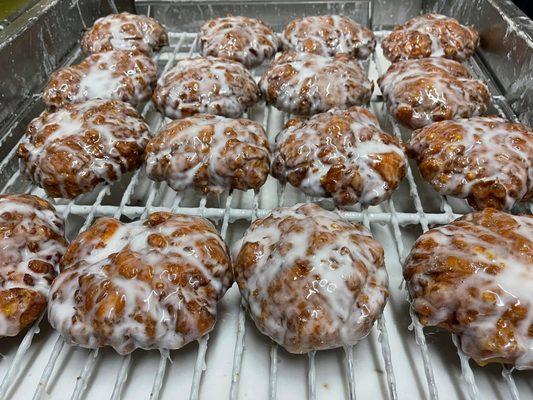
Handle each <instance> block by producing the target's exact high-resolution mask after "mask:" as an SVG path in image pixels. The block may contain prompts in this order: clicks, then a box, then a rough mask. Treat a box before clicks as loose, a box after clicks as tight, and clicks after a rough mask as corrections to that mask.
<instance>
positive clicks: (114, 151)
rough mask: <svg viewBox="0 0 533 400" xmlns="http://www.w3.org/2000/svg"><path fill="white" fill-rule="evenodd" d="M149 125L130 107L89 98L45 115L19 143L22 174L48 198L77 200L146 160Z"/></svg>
mask: <svg viewBox="0 0 533 400" xmlns="http://www.w3.org/2000/svg"><path fill="white" fill-rule="evenodd" d="M148 139H149V130H148V125H147V124H146V123H145V122H144V119H143V118H142V117H141V116H140V115H139V114H138V113H137V111H135V109H134V108H133V107H132V106H130V105H129V104H126V103H123V102H121V101H117V100H99V99H96V100H88V101H86V102H84V103H78V104H67V105H65V106H64V107H63V108H60V109H59V110H57V111H55V112H47V111H45V112H43V113H42V114H41V115H40V116H39V117H37V118H35V119H34V120H33V121H31V123H30V124H29V125H28V128H27V129H26V136H25V138H24V140H23V142H22V143H21V144H20V145H19V148H18V150H17V155H18V157H19V158H20V169H21V171H22V174H23V175H25V176H26V177H28V178H30V179H31V180H32V181H33V182H34V183H35V184H36V185H39V186H40V187H42V188H43V189H44V190H45V191H46V193H47V194H48V196H51V197H63V198H74V197H76V196H78V195H80V194H82V193H87V192H90V191H91V190H93V189H94V188H95V186H96V185H98V184H99V183H102V182H105V183H111V182H114V181H116V180H118V179H119V178H120V177H121V176H122V174H124V173H125V172H129V171H133V170H135V169H137V168H138V167H139V166H140V165H141V164H142V162H143V157H144V149H145V147H146V144H147V143H148Z"/></svg>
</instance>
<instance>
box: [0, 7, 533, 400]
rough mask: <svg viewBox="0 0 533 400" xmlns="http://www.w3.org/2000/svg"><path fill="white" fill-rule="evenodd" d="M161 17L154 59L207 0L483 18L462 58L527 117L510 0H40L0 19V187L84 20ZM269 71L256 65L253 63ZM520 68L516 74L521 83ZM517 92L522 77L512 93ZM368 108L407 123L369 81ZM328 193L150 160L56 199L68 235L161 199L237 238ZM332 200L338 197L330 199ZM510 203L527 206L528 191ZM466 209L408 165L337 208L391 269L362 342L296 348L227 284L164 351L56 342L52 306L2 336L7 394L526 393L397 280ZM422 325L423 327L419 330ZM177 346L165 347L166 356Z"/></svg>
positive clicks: (531, 387) (523, 63)
mask: <svg viewBox="0 0 533 400" xmlns="http://www.w3.org/2000/svg"><path fill="white" fill-rule="evenodd" d="M134 5H135V6H136V7H137V11H138V12H141V13H145V14H150V15H152V16H154V17H156V18H157V19H159V20H161V21H162V22H163V23H164V24H165V25H166V26H167V28H168V29H169V31H170V32H171V35H170V37H171V43H170V47H168V48H166V49H163V51H162V52H161V53H160V54H158V55H157V56H156V60H157V62H158V64H159V66H160V69H161V70H164V69H165V68H169V67H170V66H171V65H172V64H173V63H174V62H175V61H176V60H177V59H180V58H184V57H188V56H190V55H191V54H193V53H194V52H195V47H194V43H195V37H196V35H195V32H196V31H197V30H198V27H199V26H200V25H201V24H202V22H203V21H204V20H206V19H209V18H211V17H214V16H219V15H226V14H228V13H231V14H234V15H250V16H255V17H260V18H263V19H265V20H266V21H268V22H269V23H270V24H272V25H273V26H274V27H275V28H276V29H277V30H279V29H281V27H282V26H283V25H284V24H285V23H286V22H287V21H288V20H290V19H292V18H294V17H296V16H299V15H311V14H325V13H342V14H346V15H349V16H350V17H352V18H354V19H355V20H357V21H359V22H360V23H364V24H368V25H370V26H372V27H373V28H374V29H375V30H376V31H377V34H378V38H380V39H381V38H382V37H383V36H384V35H385V34H386V31H387V29H390V28H391V27H392V25H394V23H400V22H403V21H404V20H405V19H407V18H409V17H411V16H413V15H416V14H418V13H420V12H421V11H428V10H435V11H439V12H442V13H444V14H448V15H452V16H455V17H457V18H459V19H460V20H461V21H463V22H467V23H474V24H476V26H477V27H478V28H479V29H480V31H481V36H482V44H483V45H482V49H481V50H480V51H479V52H478V54H477V55H476V57H475V58H474V59H473V60H472V61H471V62H469V63H468V67H469V68H470V69H471V70H472V72H473V73H474V74H475V75H477V76H479V77H480V78H482V79H485V80H487V82H488V83H489V87H490V90H491V93H492V95H493V106H492V108H491V110H490V112H491V113H495V114H501V115H504V116H506V117H507V118H510V119H521V120H523V121H524V122H529V123H532V122H533V121H532V119H531V117H532V116H531V112H530V111H529V110H531V109H532V108H533V107H532V106H533V101H532V98H531V92H530V90H531V66H532V65H533V61H532V59H533V46H532V45H531V35H530V32H531V30H530V28H531V25H530V21H528V20H527V19H524V17H523V15H522V14H520V12H519V11H517V9H516V8H514V6H512V5H511V4H510V3H509V2H506V1H496V0H477V1H472V2H459V1H458V2H450V1H425V2H424V1H423V2H420V1H416V0H411V1H400V2H397V1H393V0H390V1H374V2H341V1H329V2H326V1H312V2H309V1H306V2H304V1H287V2H282V1H278V2H275V1H272V2H264V1H263V2H261V1H246V2H240V1H239V2H237V1H229V2H228V1H223V2H215V1H212V2H208V1H196V2H191V1H188V2H180V1H170V0H167V1H165V0H158V1H137V2H136V3H135V4H133V3H131V2H126V1H124V2H120V3H119V2H118V1H117V2H116V3H115V2H113V1H111V0H110V1H102V2H98V1H90V0H79V1H77V0H72V1H70V0H65V1H41V2H40V3H38V4H37V5H36V6H35V7H33V8H32V9H30V10H29V11H28V12H27V13H26V14H25V15H23V16H22V17H21V18H22V20H20V21H19V20H17V21H15V22H13V23H12V24H11V25H9V26H8V27H7V28H6V29H5V30H4V32H2V33H0V71H2V72H4V73H3V74H2V76H1V77H0V156H1V158H0V188H2V189H1V191H2V192H6V191H13V192H31V193H35V194H38V195H41V196H44V193H43V191H42V190H41V189H39V188H36V187H33V186H31V185H29V184H28V183H27V182H25V181H23V180H22V179H21V178H20V176H19V174H18V168H17V162H16V160H15V157H14V152H15V151H16V143H17V142H18V141H19V140H20V137H21V134H22V132H23V131H24V127H25V124H26V123H27V122H28V121H29V120H30V119H31V118H32V117H34V116H36V115H37V114H38V112H40V110H41V109H42V104H41V102H40V96H39V93H40V90H41V88H42V86H43V85H44V83H45V81H46V78H47V76H48V74H49V73H50V72H51V71H52V70H54V69H56V68H57V67H58V66H60V65H64V64H68V63H71V62H73V61H74V60H76V59H78V58H79V57H80V56H81V55H80V52H79V47H78V45H77V43H78V42H77V41H78V38H79V36H80V33H81V30H82V29H83V27H84V26H88V25H90V24H92V22H93V21H94V19H95V18H97V17H98V16H100V15H103V14H105V13H108V12H110V11H111V10H113V9H115V8H117V9H119V10H122V9H124V8H125V7H130V8H131V7H133V6H134ZM387 66H388V63H387V61H386V60H385V59H384V57H383V55H382V52H381V48H380V47H379V46H378V49H377V51H376V54H375V56H374V57H373V58H372V59H371V60H370V61H369V62H368V63H367V65H366V67H367V69H368V73H369V76H370V77H371V78H372V79H376V78H377V76H378V75H379V74H380V73H382V72H383V71H384V70H385V68H386V67H387ZM255 74H256V75H258V74H260V71H255ZM517 82H518V83H519V84H517ZM519 92H520V93H519ZM370 108H371V109H372V111H373V112H374V113H376V115H378V117H379V119H380V122H381V124H382V126H383V128H384V129H385V130H386V131H388V132H391V133H393V134H394V135H396V136H398V137H404V138H405V137H407V136H408V135H409V132H408V131H407V130H404V129H403V128H400V127H399V126H398V124H397V123H396V122H395V121H394V120H392V119H391V118H390V117H389V116H388V114H387V113H386V110H385V108H384V105H383V102H382V98H381V96H380V93H379V92H378V91H376V92H375V93H374V96H373V98H372V102H371V105H370ZM141 111H142V112H143V114H144V115H145V116H146V118H147V120H148V121H149V122H150V124H151V126H152V129H154V130H155V129H156V128H157V127H158V126H159V125H160V124H161V123H162V122H163V118H162V117H161V116H160V115H159V114H158V113H157V112H155V111H154V109H153V106H152V105H151V104H150V103H148V104H147V105H145V106H143V107H142V109H141ZM248 117H249V118H252V119H255V120H257V121H260V122H261V123H262V124H263V125H264V126H265V128H266V129H267V131H268V133H269V136H270V139H271V140H273V138H274V137H275V135H276V133H277V132H278V131H279V130H280V128H281V126H282V124H283V121H284V120H285V119H286V118H287V116H286V115H284V114H283V113H281V112H279V111H277V110H275V109H273V108H272V107H265V106H264V105H259V106H257V107H254V108H253V109H250V110H249V112H248ZM301 201H319V199H313V198H309V197H305V196H303V195H302V194H301V193H299V192H298V191H296V190H295V189H294V188H292V187H290V186H287V187H282V186H280V185H279V184H278V182H277V181H276V180H274V179H273V178H271V177H270V178H269V180H268V181H267V183H266V185H265V186H264V187H263V188H262V189H261V190H260V191H259V192H258V193H253V192H239V191H235V192H233V193H231V194H230V193H224V194H222V195H221V196H220V197H211V196H210V197H202V196H198V195H196V194H194V193H192V192H186V193H184V194H182V195H177V194H176V193H175V192H174V191H172V190H171V189H169V188H168V187H167V186H166V185H165V184H156V183H154V182H151V181H149V180H147V179H146V178H145V174H144V171H143V170H140V171H137V172H135V173H133V174H130V175H129V176H127V177H125V178H124V179H123V180H122V181H120V182H117V183H116V184H114V185H112V186H111V187H109V188H106V187H101V188H98V189H97V190H96V191H95V193H93V194H90V195H86V196H82V197H81V198H79V199H76V200H75V201H71V202H68V201H65V200H57V201H55V203H56V205H57V208H58V209H59V210H60V212H62V213H63V214H64V216H65V217H66V219H67V230H68V236H69V237H70V238H73V237H74V236H75V235H76V233H77V232H78V231H79V230H83V229H84V227H86V226H88V225H89V224H90V223H91V222H92V221H93V220H94V218H96V217H98V216H101V215H115V216H118V217H122V218H123V219H132V218H138V217H140V216H142V215H145V214H146V213H148V212H151V211H154V210H161V209H164V210H175V211H178V212H183V213H188V214H194V215H203V216H206V217H208V218H211V219H212V220H214V221H215V222H216V223H217V224H218V226H219V228H220V230H221V233H222V234H223V235H224V236H225V237H226V239H227V241H228V242H229V243H232V242H234V241H235V240H237V239H238V238H239V237H240V236H241V235H242V232H243V230H244V229H245V228H246V227H247V226H248V224H249V223H250V221H251V220H252V219H253V218H255V217H256V216H262V215H264V214H266V213H267V212H268V210H270V209H272V208H274V207H276V206H278V205H280V204H283V205H291V204H294V203H296V202H301ZM322 204H324V205H325V206H326V207H328V206H331V204H329V203H328V202H327V201H322ZM515 211H532V208H531V206H530V205H524V206H523V207H522V208H521V209H517V210H515ZM465 212H468V207H467V206H466V205H465V203H464V202H463V201H459V200H453V199H446V198H441V197H440V196H437V195H435V193H434V192H433V191H432V190H431V189H430V188H429V187H428V186H427V185H426V184H425V183H423V182H422V181H421V179H420V177H419V175H418V172H417V169H416V167H415V166H414V165H412V166H411V168H410V169H409V172H408V176H407V178H406V179H405V181H404V182H403V183H402V185H401V187H400V188H399V189H398V191H397V192H396V193H395V194H394V195H393V197H392V199H391V200H390V201H388V202H386V203H385V204H382V205H380V206H377V207H370V208H369V209H367V210H356V209H354V210H349V211H348V210H347V211H343V212H342V214H343V215H344V217H346V218H348V219H349V220H352V221H359V222H362V223H365V224H366V225H368V226H370V228H371V230H372V232H373V234H374V236H375V237H376V238H377V239H378V240H379V241H380V242H381V243H382V244H383V245H384V247H385V251H386V263H387V269H388V271H389V275H390V289H391V299H390V301H389V303H388V305H387V307H386V309H385V313H384V315H383V317H382V318H381V319H380V321H379V322H378V324H377V326H376V327H375V328H374V329H373V330H372V332H371V334H370V335H369V336H368V337H367V338H366V339H364V340H362V341H361V342H360V343H359V344H358V345H357V346H355V347H354V348H353V349H346V350H344V349H340V350H335V351H326V352H319V353H317V354H316V355H314V356H312V357H307V356H294V355H290V354H288V353H286V352H285V351H284V350H283V349H281V348H278V347H277V346H275V345H273V344H272V343H271V342H270V341H269V340H268V339H267V338H265V337H263V336H262V335H260V334H259V333H258V332H257V330H256V329H255V327H254V326H253V324H251V323H250V322H249V321H248V320H247V318H246V317H245V314H244V313H243V311H242V310H241V309H240V306H239V301H240V298H239V294H238V291H237V290H236V288H235V287H233V288H232V289H231V290H230V291H229V292H228V294H227V295H226V296H225V298H224V299H223V301H222V302H221V304H220V307H219V320H218V323H217V325H216V328H215V330H214V331H213V332H212V333H211V334H210V335H209V336H210V337H209V338H207V337H206V338H202V339H201V340H199V342H198V344H191V345H189V346H186V347H185V348H183V349H180V350H178V351H172V352H170V354H169V353H167V352H161V354H159V353H157V352H153V351H152V352H143V351H137V352H135V353H134V354H133V355H132V356H130V357H120V356H118V355H116V354H115V353H113V352H112V351H111V350H109V349H101V350H99V351H88V350H86V349H80V348H75V347H69V346H67V345H65V344H63V342H62V340H61V339H59V338H58V335H57V333H55V332H53V331H52V330H51V329H50V327H49V326H48V324H47V322H46V318H45V320H43V321H42V322H41V323H40V324H36V325H35V326H34V327H32V328H31V329H30V330H29V331H28V332H27V333H26V334H25V335H21V336H20V337H17V338H4V339H2V340H1V341H0V352H1V353H2V354H4V356H5V357H4V359H3V360H2V361H1V362H0V379H1V378H2V376H3V377H4V378H3V381H2V382H1V383H0V399H1V398H17V399H28V398H31V397H32V396H34V395H35V397H34V398H40V399H42V398H50V399H68V398H73V399H81V398H87V399H101V398H112V399H118V398H124V399H125V398H128V399H140V398H151V399H157V398H160V399H176V398H178V399H181V398H189V399H198V398H202V399H226V398H230V399H247V398H250V399H291V400H292V399H300V398H308V399H341V398H351V399H353V398H355V397H358V398H360V399H377V398H390V399H396V398H398V399H418V398H420V399H423V398H432V399H436V398H441V399H452V398H460V399H462V398H465V399H489V398H490V399H492V398H495V399H509V398H513V399H516V398H522V399H529V398H533V384H532V383H531V381H532V379H531V378H532V375H531V373H530V372H513V373H512V374H511V373H510V371H508V370H507V369H502V367H501V366H498V365H491V366H488V367H484V368H480V367H477V366H475V365H474V364H473V363H472V362H470V363H469V362H468V359H467V358H466V357H465V356H464V355H463V354H462V353H461V352H460V351H458V350H457V348H456V347H455V346H454V344H453V340H452V338H451V337H450V335H449V334H447V333H445V332H442V331H436V330H429V329H425V330H424V332H423V330H422V328H421V326H420V325H419V324H418V323H417V320H416V316H414V315H411V314H410V312H409V304H408V302H407V300H406V299H407V294H406V291H405V290H404V289H403V287H402V286H401V284H402V278H401V262H402V261H403V259H404V257H405V256H406V254H407V252H408V250H409V248H410V246H411V245H412V243H413V241H414V240H415V239H416V237H417V236H418V235H420V233H421V232H422V231H424V230H426V229H428V227H430V226H431V225H434V224H444V223H446V222H448V221H450V220H452V219H454V218H455V217H457V216H458V215H460V214H462V213H465ZM424 333H425V334H424ZM169 358H170V359H171V360H172V362H170V361H169Z"/></svg>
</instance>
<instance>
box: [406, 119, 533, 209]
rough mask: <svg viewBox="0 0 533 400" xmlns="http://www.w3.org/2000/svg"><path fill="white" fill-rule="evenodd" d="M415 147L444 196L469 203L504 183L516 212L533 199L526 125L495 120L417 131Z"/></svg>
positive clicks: (532, 158) (508, 204)
mask: <svg viewBox="0 0 533 400" xmlns="http://www.w3.org/2000/svg"><path fill="white" fill-rule="evenodd" d="M409 147H410V150H411V152H413V153H414V154H415V156H416V158H417V161H418V162H419V164H420V163H421V162H422V163H428V165H430V164H431V167H430V170H429V172H430V173H431V175H432V176H427V179H429V181H430V183H431V184H432V186H433V187H434V188H435V190H437V191H438V192H439V193H440V194H443V195H453V196H457V197H460V198H466V197H468V196H469V195H472V188H473V187H474V186H477V185H479V184H481V183H483V182H498V183H499V184H500V185H503V186H504V187H505V192H506V193H505V201H504V203H503V208H505V209H509V210H510V209H511V208H512V207H513V206H514V205H515V203H517V202H519V201H520V200H522V199H524V198H526V197H527V196H528V193H529V196H531V193H533V131H531V129H530V128H528V127H526V126H525V125H521V124H513V123H511V122H509V121H506V120H504V119H501V118H495V117H474V118H469V119H460V120H456V121H443V122H438V123H436V124H433V125H430V126H428V127H426V128H424V129H421V130H419V131H415V132H414V133H413V136H412V137H411V142H410V144H409ZM436 166H439V167H438V169H437V167H436ZM424 172H425V171H424V170H423V168H422V173H423V175H424Z"/></svg>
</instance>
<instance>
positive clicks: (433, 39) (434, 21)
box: [381, 14, 479, 62]
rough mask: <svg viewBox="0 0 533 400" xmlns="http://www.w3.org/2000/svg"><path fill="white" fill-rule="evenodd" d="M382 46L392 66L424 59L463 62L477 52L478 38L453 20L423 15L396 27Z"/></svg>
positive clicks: (436, 15)
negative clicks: (407, 60) (403, 61)
mask: <svg viewBox="0 0 533 400" xmlns="http://www.w3.org/2000/svg"><path fill="white" fill-rule="evenodd" d="M381 45H382V47H383V54H384V55H385V57H387V58H388V59H389V60H391V61H392V62H396V61H399V60H406V59H409V58H425V57H445V58H449V59H453V60H457V61H464V60H466V59H467V58H469V57H470V56H472V54H474V52H475V51H476V48H477V46H478V45H479V34H478V33H477V31H476V30H475V29H474V28H473V27H469V26H464V25H461V24H460V23H459V22H458V21H457V20H456V19H454V18H450V17H446V16H445V15H440V14H424V15H419V16H416V17H414V18H411V19H410V20H408V21H407V22H406V23H405V24H403V25H400V26H397V27H396V28H395V29H394V30H393V31H392V32H391V33H390V34H389V35H388V36H387V37H386V38H384V39H383V42H382V44H381Z"/></svg>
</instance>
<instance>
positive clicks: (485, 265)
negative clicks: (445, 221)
mask: <svg viewBox="0 0 533 400" xmlns="http://www.w3.org/2000/svg"><path fill="white" fill-rule="evenodd" d="M532 239H533V216H531V215H527V216H526V215H524V216H515V215H510V214H506V213H504V212H501V211H497V210H494V209H491V208H487V209H485V210H483V211H478V212H474V213H472V214H469V215H466V216H464V217H462V218H460V219H458V220H456V221H454V222H452V223H451V224H449V225H445V226H441V227H438V228H434V229H432V230H430V231H428V232H426V233H424V234H423V235H422V236H421V237H420V238H419V239H418V240H417V241H416V243H415V245H414V247H413V249H412V251H411V254H410V255H409V257H408V259H407V261H406V264H405V270H404V275H405V279H406V281H407V283H408V287H409V292H410V293H411V296H412V297H413V303H412V307H413V308H414V310H415V311H416V312H417V313H418V315H419V317H420V321H421V322H422V324H424V325H428V326H439V327H441V328H444V329H447V330H449V331H450V332H453V333H456V334H458V335H459V337H460V339H461V347H462V349H463V351H464V352H465V353H466V354H467V355H468V356H469V357H471V358H472V359H474V360H475V361H476V362H477V363H478V364H480V365H485V364H487V363H489V362H498V363H500V362H503V363H508V364H512V365H513V366H514V367H516V368H517V369H531V368H533V331H532V328H531V327H532V326H533V312H532V310H533V291H532V290H531V288H532V287H533V269H532V266H533V241H532Z"/></svg>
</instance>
